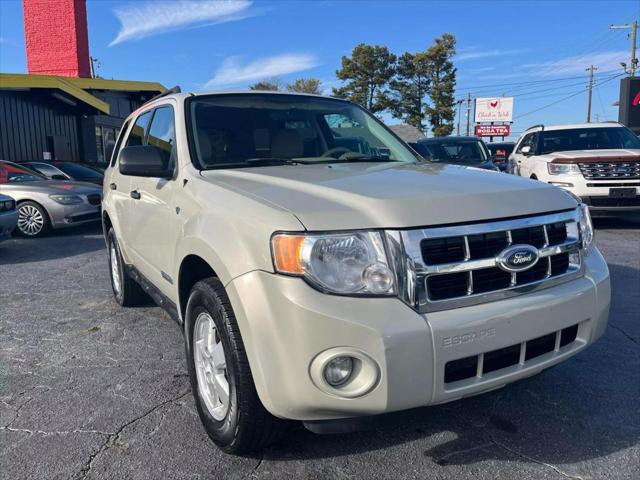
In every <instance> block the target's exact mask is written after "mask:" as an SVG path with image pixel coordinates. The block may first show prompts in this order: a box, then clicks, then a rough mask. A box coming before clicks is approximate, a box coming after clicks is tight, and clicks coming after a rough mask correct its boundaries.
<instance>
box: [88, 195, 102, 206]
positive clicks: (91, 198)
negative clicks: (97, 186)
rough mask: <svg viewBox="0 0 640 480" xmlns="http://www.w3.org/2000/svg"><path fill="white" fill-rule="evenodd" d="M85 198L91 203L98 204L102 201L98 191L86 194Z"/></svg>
mask: <svg viewBox="0 0 640 480" xmlns="http://www.w3.org/2000/svg"><path fill="white" fill-rule="evenodd" d="M87 200H88V201H89V203H90V204H91V205H100V203H101V202H102V196H101V195H100V194H98V193H95V194H94V193H92V194H91V195H87Z"/></svg>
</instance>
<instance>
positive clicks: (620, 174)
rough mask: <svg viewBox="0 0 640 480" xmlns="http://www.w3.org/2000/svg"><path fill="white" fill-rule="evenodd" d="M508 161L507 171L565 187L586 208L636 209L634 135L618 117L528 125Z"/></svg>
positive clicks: (638, 156) (638, 183) (639, 207)
mask: <svg viewBox="0 0 640 480" xmlns="http://www.w3.org/2000/svg"><path fill="white" fill-rule="evenodd" d="M510 162H511V165H512V167H513V170H514V172H513V173H516V174H518V175H520V176H523V177H527V178H533V179H537V180H541V181H543V182H548V183H550V184H552V185H556V186H557V187H561V188H564V189H566V190H568V191H570V192H571V193H573V194H574V195H577V196H579V197H580V198H581V199H582V201H583V202H584V203H585V204H587V205H589V207H590V209H591V211H592V213H597V214H611V213H613V214H620V213H625V212H640V139H638V137H636V136H635V135H634V134H633V132H631V130H629V129H628V128H626V127H624V126H623V125H620V124H618V123H585V124H580V125H553V126H544V125H538V126H535V127H531V128H530V129H528V130H527V131H525V132H524V133H523V134H522V136H521V137H520V139H519V140H518V142H517V143H516V147H515V149H514V151H513V153H512V154H511V157H510Z"/></svg>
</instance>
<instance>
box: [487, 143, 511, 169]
mask: <svg viewBox="0 0 640 480" xmlns="http://www.w3.org/2000/svg"><path fill="white" fill-rule="evenodd" d="M486 145H487V148H488V149H489V152H491V160H492V161H493V163H494V164H495V165H497V166H498V168H499V169H500V171H502V172H506V171H508V167H509V155H511V153H512V152H513V149H514V147H515V145H516V144H515V142H494V143H487V144H486Z"/></svg>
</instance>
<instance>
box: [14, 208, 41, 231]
mask: <svg viewBox="0 0 640 480" xmlns="http://www.w3.org/2000/svg"><path fill="white" fill-rule="evenodd" d="M43 227H44V217H43V216H42V213H40V210H38V209H37V208H36V207H34V206H33V205H22V206H20V208H19V209H18V228H19V229H20V231H21V232H22V233H24V234H25V235H37V234H38V233H40V232H41V231H42V228H43Z"/></svg>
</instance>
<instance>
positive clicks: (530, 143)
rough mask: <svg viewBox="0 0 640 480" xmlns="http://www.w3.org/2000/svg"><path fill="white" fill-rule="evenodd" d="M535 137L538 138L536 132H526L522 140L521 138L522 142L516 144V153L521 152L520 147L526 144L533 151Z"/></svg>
mask: <svg viewBox="0 0 640 480" xmlns="http://www.w3.org/2000/svg"><path fill="white" fill-rule="evenodd" d="M537 139H538V132H534V133H529V134H527V135H526V136H525V137H524V140H522V143H521V144H520V145H519V146H518V150H517V152H516V153H520V152H522V149H523V148H524V147H527V146H528V147H531V152H532V153H533V152H535V149H536V148H535V147H536V142H537Z"/></svg>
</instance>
